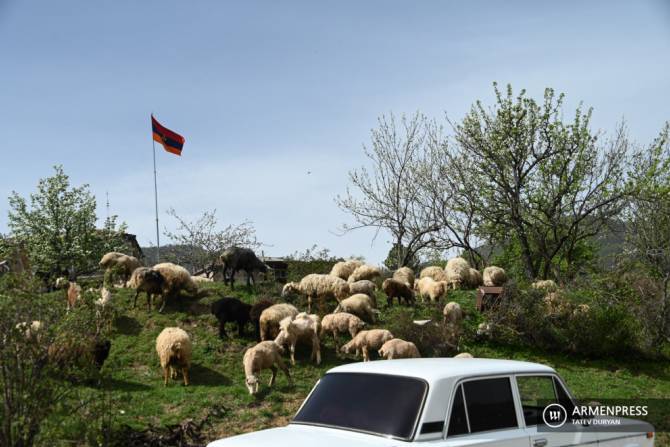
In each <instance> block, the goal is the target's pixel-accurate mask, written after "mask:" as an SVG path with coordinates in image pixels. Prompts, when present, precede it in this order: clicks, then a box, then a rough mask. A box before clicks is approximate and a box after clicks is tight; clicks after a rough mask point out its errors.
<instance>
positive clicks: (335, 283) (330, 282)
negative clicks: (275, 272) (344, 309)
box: [282, 273, 349, 312]
mask: <svg viewBox="0 0 670 447" xmlns="http://www.w3.org/2000/svg"><path fill="white" fill-rule="evenodd" d="M290 293H300V294H302V295H306V296H307V312H311V311H312V300H313V299H321V300H326V299H328V298H331V297H332V298H335V299H336V300H337V301H340V300H342V299H343V298H346V297H347V296H349V284H348V283H347V282H346V281H345V280H343V279H342V278H338V277H337V276H333V275H323V274H318V273H311V274H309V275H307V276H305V277H304V278H302V279H301V280H300V282H299V283H294V282H290V283H287V284H285V285H284V288H283V289H282V296H286V295H288V294H290Z"/></svg>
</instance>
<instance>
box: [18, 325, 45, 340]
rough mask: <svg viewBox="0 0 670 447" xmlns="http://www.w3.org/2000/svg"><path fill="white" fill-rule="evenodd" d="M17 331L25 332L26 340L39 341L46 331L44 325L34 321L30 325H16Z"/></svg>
mask: <svg viewBox="0 0 670 447" xmlns="http://www.w3.org/2000/svg"><path fill="white" fill-rule="evenodd" d="M16 329H18V330H19V331H21V332H23V335H24V336H25V338H26V340H39V333H40V332H42V329H44V323H42V322H41V321H39V320H33V321H31V322H30V323H28V322H26V321H24V322H22V323H18V324H17V325H16Z"/></svg>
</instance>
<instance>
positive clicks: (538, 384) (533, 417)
mask: <svg viewBox="0 0 670 447" xmlns="http://www.w3.org/2000/svg"><path fill="white" fill-rule="evenodd" d="M516 383H517V386H518V387H519V396H520V397H521V406H522V407H523V417H524V420H525V421H526V425H528V426H530V425H537V424H540V423H542V410H544V407H546V406H547V405H549V404H550V403H554V402H558V399H557V398H556V390H555V388H554V379H553V378H552V377H551V376H517V378H516Z"/></svg>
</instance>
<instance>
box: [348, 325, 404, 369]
mask: <svg viewBox="0 0 670 447" xmlns="http://www.w3.org/2000/svg"><path fill="white" fill-rule="evenodd" d="M393 338H394V337H393V334H392V333H391V332H390V331H388V330H386V329H370V330H365V331H360V332H359V333H358V334H356V336H355V337H354V338H353V339H352V340H351V341H350V342H349V343H347V344H345V345H344V346H342V348H341V349H340V350H341V351H342V352H344V353H345V354H349V353H351V352H352V351H355V352H356V355H357V356H358V353H359V352H362V353H363V361H364V362H367V361H369V360H370V354H369V351H370V350H374V351H378V350H379V349H381V347H382V346H383V345H384V343H386V342H387V341H389V340H391V339H393Z"/></svg>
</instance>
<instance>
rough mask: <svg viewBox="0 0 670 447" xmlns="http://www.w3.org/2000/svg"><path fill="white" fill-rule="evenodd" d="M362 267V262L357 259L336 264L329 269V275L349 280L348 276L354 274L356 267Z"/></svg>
mask: <svg viewBox="0 0 670 447" xmlns="http://www.w3.org/2000/svg"><path fill="white" fill-rule="evenodd" d="M361 265H363V262H362V261H359V260H358V259H349V260H348V261H340V262H336V263H335V265H334V266H333V268H332V269H330V274H331V275H333V276H337V277H338V278H342V279H344V280H347V279H349V276H350V275H351V274H352V273H354V270H356V269H357V268H358V267H360V266H361Z"/></svg>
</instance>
